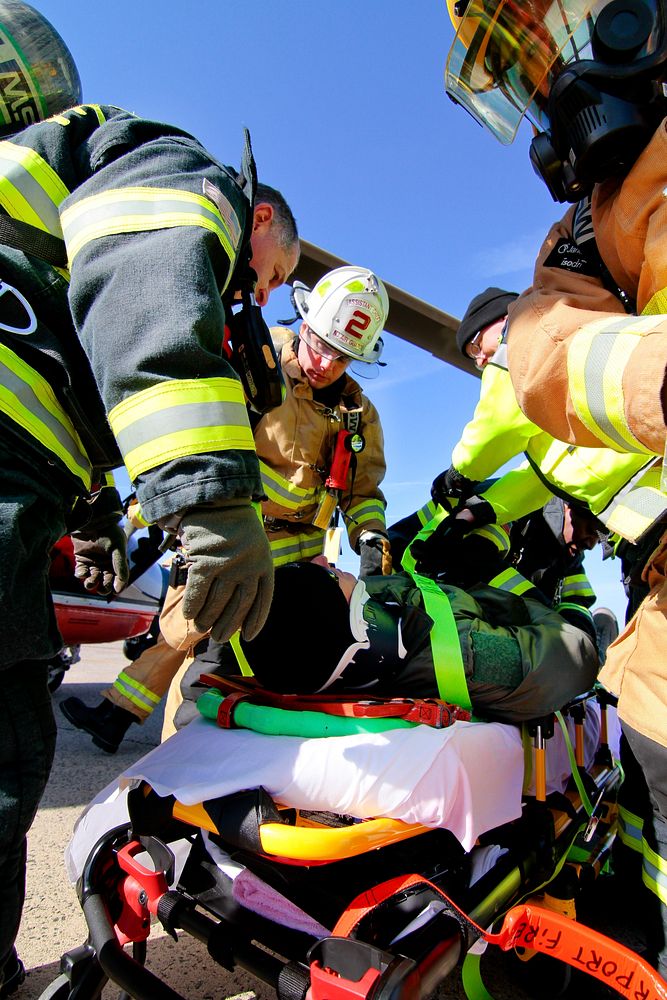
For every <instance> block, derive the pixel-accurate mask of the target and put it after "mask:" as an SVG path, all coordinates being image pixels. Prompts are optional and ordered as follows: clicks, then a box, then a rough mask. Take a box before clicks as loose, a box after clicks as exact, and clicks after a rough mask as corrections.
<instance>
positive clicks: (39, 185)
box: [0, 141, 70, 239]
mask: <svg viewBox="0 0 667 1000" xmlns="http://www.w3.org/2000/svg"><path fill="white" fill-rule="evenodd" d="M69 193H70V192H69V191H68V189H67V188H66V187H65V185H64V184H63V182H62V180H61V179H60V177H59V176H58V174H57V173H56V172H55V170H54V169H53V167H51V166H49V164H48V163H47V162H46V160H44V159H43V158H42V157H41V156H40V155H39V153H36V152H35V151H34V149H28V148H27V147H26V146H17V145H16V144H15V143H12V142H6V141H5V142H0V205H1V206H2V208H4V210H5V211H6V212H7V214H8V215H10V216H11V217H12V218H13V219H20V220H21V221H22V222H28V223H29V224H30V225H31V226H37V228H38V229H42V230H44V231H46V232H48V233H51V235H52V236H57V237H58V238H59V239H62V236H63V232H62V228H61V222H60V213H59V206H60V205H61V204H62V202H63V201H64V200H65V198H67V196H68V195H69Z"/></svg>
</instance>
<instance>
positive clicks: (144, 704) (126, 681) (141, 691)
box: [113, 670, 162, 714]
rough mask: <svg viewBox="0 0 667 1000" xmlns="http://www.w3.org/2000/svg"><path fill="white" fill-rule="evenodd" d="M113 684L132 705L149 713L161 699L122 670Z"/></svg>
mask: <svg viewBox="0 0 667 1000" xmlns="http://www.w3.org/2000/svg"><path fill="white" fill-rule="evenodd" d="M113 686H114V687H115V688H116V690H117V691H118V692H120V694H122V695H123V697H125V698H127V699H128V701H131V702H132V704H133V705H136V706H137V708H140V709H142V711H144V712H148V713H149V714H150V713H151V712H152V711H153V710H154V709H155V708H156V707H157V706H158V705H159V704H160V701H161V699H162V696H161V695H157V694H154V693H153V692H152V691H151V690H150V689H149V688H147V687H146V686H145V685H144V684H141V683H140V682H139V681H138V680H136V679H135V678H134V677H130V676H129V674H126V673H125V671H124V670H123V671H121V673H119V674H118V677H117V678H116V680H115V681H114V682H113Z"/></svg>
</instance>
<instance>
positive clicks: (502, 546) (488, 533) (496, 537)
mask: <svg viewBox="0 0 667 1000" xmlns="http://www.w3.org/2000/svg"><path fill="white" fill-rule="evenodd" d="M470 534H471V535H477V537H478V538H488V539H489V541H491V542H493V544H494V545H495V546H496V548H497V549H498V551H499V552H500V553H501V554H503V555H505V554H506V553H508V552H509V550H510V536H509V535H508V534H507V532H506V531H505V529H504V528H503V527H502V526H501V525H500V524H485V525H484V527H483V528H474V529H473V530H472V531H471V532H470Z"/></svg>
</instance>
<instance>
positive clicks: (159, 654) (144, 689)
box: [102, 633, 188, 722]
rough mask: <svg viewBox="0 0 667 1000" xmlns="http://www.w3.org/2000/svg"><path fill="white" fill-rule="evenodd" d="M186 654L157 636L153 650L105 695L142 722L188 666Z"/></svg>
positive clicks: (139, 659)
mask: <svg viewBox="0 0 667 1000" xmlns="http://www.w3.org/2000/svg"><path fill="white" fill-rule="evenodd" d="M187 652H188V651H187V650H184V649H174V648H173V646H170V645H169V643H167V642H166V641H165V639H164V636H163V635H162V633H160V634H159V635H158V638H157V642H156V643H155V645H154V646H150V647H149V648H148V649H145V650H144V652H143V653H142V654H141V656H139V657H137V659H136V660H135V661H134V662H133V663H129V664H128V665H127V667H125V668H124V669H123V670H122V671H121V672H120V673H119V674H118V677H117V678H116V680H115V681H114V682H113V685H112V687H110V688H107V689H106V690H105V691H103V692H102V694H103V696H104V697H105V698H107V699H108V700H109V701H110V702H112V703H113V704H114V705H118V707H119V708H124V709H126V711H128V712H132V714H133V715H135V716H136V717H137V719H138V720H139V721H140V722H143V721H144V720H145V719H147V718H148V716H149V715H150V714H151V713H152V712H153V710H154V709H155V708H157V706H158V705H159V704H160V701H161V700H162V697H163V695H164V694H165V692H166V691H167V689H168V688H169V685H170V684H171V682H172V679H173V678H174V676H175V675H176V674H177V673H178V670H179V669H180V667H181V666H182V664H183V663H184V662H185V658H186V656H187Z"/></svg>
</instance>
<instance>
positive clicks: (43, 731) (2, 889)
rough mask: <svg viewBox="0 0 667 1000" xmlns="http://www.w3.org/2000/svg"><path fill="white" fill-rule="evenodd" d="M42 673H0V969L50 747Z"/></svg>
mask: <svg viewBox="0 0 667 1000" xmlns="http://www.w3.org/2000/svg"><path fill="white" fill-rule="evenodd" d="M47 670H48V668H47V665H46V663H45V662H43V661H41V662H40V661H37V660H32V661H30V660H25V661H24V662H23V663H17V664H15V665H14V666H13V667H8V668H7V669H6V670H2V671H0V969H1V968H2V966H3V965H4V964H5V962H6V961H7V959H8V957H9V955H10V953H11V950H12V947H13V945H14V941H15V940H16V935H17V934H18V929H19V923H20V921H21V912H22V910H23V901H24V899H25V876H26V844H27V841H26V837H27V833H28V830H29V829H30V826H31V825H32V821H33V819H34V818H35V813H36V812H37V807H38V806H39V802H40V799H41V798H42V793H43V792H44V788H45V787H46V782H47V781H48V777H49V773H50V771H51V765H52V763H53V754H54V751H55V748H56V724H55V720H54V718H53V709H52V706H51V695H50V694H49V690H48V688H47ZM0 975H1V972H0Z"/></svg>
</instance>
